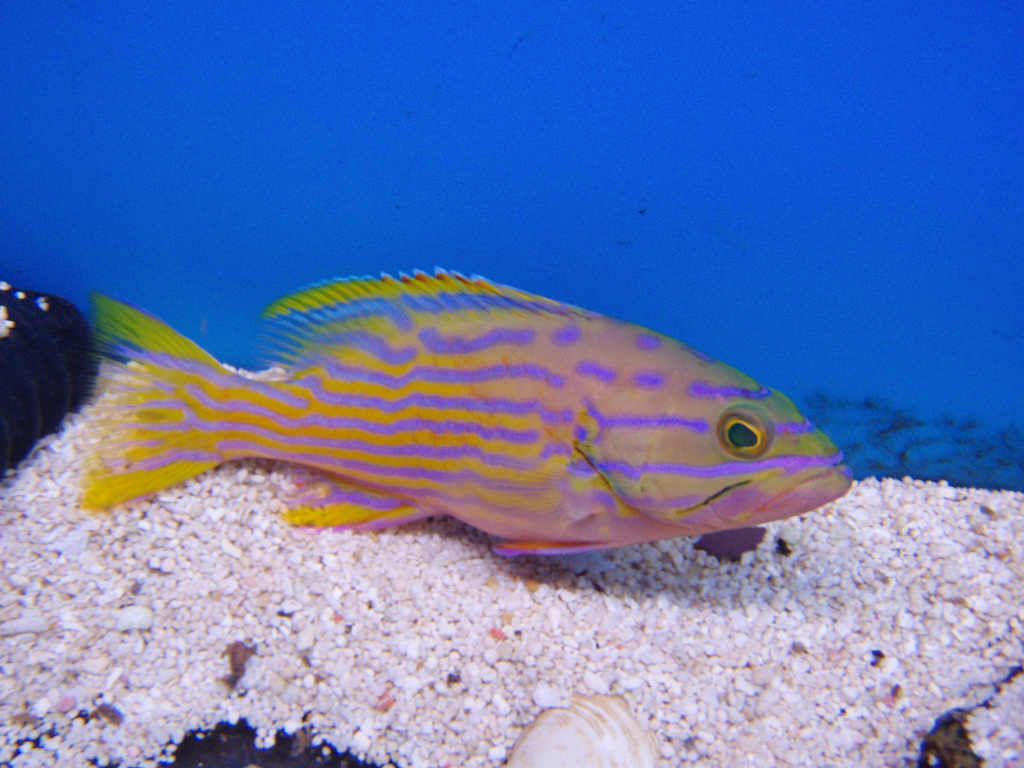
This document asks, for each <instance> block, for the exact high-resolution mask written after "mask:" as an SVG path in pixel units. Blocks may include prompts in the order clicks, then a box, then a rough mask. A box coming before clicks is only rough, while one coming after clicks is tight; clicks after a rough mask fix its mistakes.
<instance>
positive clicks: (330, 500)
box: [297, 488, 409, 524]
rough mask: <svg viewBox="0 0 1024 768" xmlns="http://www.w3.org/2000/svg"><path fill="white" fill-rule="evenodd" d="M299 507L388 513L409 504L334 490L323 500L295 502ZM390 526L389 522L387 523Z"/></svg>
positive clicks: (375, 495)
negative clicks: (346, 507)
mask: <svg viewBox="0 0 1024 768" xmlns="http://www.w3.org/2000/svg"><path fill="white" fill-rule="evenodd" d="M297 503H298V504H299V505H304V504H308V505H310V506H314V507H326V506H328V505H330V504H355V505H357V506H360V507H369V508H370V509H376V510H379V511H381V512H388V511H390V510H392V509H395V508H396V507H407V506H409V502H407V501H403V500H401V499H389V498H388V497H386V496H380V495H378V494H375V493H360V492H359V491H347V490H342V489H340V488H339V489H336V490H334V491H332V492H331V493H329V494H328V495H327V496H324V497H323V498H320V497H317V496H313V495H310V496H304V497H303V498H301V499H298V500H297ZM389 524H390V522H389Z"/></svg>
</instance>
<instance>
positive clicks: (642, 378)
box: [633, 371, 665, 389]
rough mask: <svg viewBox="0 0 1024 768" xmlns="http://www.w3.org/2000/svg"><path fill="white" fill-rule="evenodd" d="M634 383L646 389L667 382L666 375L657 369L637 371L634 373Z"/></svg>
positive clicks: (655, 387)
mask: <svg viewBox="0 0 1024 768" xmlns="http://www.w3.org/2000/svg"><path fill="white" fill-rule="evenodd" d="M633 383H634V384H636V385H637V386H638V387H643V388H644V389H657V388H658V387H660V386H661V385H663V384H664V383H665V377H664V376H663V375H661V374H660V373H658V372H657V371H637V372H636V373H634V374H633Z"/></svg>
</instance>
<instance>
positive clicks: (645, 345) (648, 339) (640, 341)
mask: <svg viewBox="0 0 1024 768" xmlns="http://www.w3.org/2000/svg"><path fill="white" fill-rule="evenodd" d="M636 346H637V349H659V348H660V347H661V339H660V338H658V337H657V336H653V335H651V334H649V333H639V334H637V337H636Z"/></svg>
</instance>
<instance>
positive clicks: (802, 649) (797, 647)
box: [789, 640, 807, 653]
mask: <svg viewBox="0 0 1024 768" xmlns="http://www.w3.org/2000/svg"><path fill="white" fill-rule="evenodd" d="M789 650H791V651H792V652H793V653H807V646H806V645H804V644H803V643H801V642H800V641H799V640H794V641H793V644H792V645H791V646H789Z"/></svg>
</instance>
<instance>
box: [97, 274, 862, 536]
mask: <svg viewBox="0 0 1024 768" xmlns="http://www.w3.org/2000/svg"><path fill="white" fill-rule="evenodd" d="M94 314H95V326H96V334H97V339H98V341H99V344H100V347H101V349H102V350H103V351H104V354H105V355H106V356H107V357H108V358H110V364H109V365H108V366H106V368H107V370H108V373H107V374H106V375H105V378H104V380H103V382H102V383H101V388H102V390H103V391H104V396H103V397H102V398H101V400H100V402H99V403H98V405H97V408H96V414H97V415H96V420H95V422H94V429H95V437H96V440H95V441H94V449H93V452H92V454H91V456H90V458H89V460H88V472H87V478H88V479H87V484H86V488H85V495H84V500H83V503H84V504H85V505H86V506H89V507H94V508H104V507H110V506H113V505H115V504H119V503H122V502H126V501H130V500H132V499H137V498H141V497H144V496H147V495H149V494H152V493H154V492H156V491H158V490H161V489H163V488H166V487H169V486H171V485H174V484H175V483H178V482H181V481H182V480H185V479H187V478H189V477H192V476H194V475H196V474H198V473H200V472H203V471H205V470H207V469H210V468H212V467H214V466H216V465H218V464H221V463H223V462H225V461H229V460H232V459H239V458H245V457H259V458H267V459H275V460H280V461H285V462H291V463H293V464H297V465H302V466H304V467H307V468H309V469H311V470H314V471H315V473H316V476H317V478H318V479H317V482H315V483H312V484H310V486H309V488H308V492H307V493H306V494H305V496H304V497H303V498H302V499H300V500H299V502H298V503H297V505H296V506H295V507H293V508H292V509H290V510H289V512H288V515H287V517H288V519H290V520H292V521H294V522H296V523H300V524H305V525H330V526H344V527H348V528H352V529H356V530H366V529H374V528H380V527H385V526H389V525H394V524H397V523H402V522H408V521H410V520H416V519H419V518H423V517H427V516H432V515H451V516H452V517H456V518H458V519H459V520H462V521H464V522H466V523H469V524H470V525H473V526H475V527H477V528H479V529H481V530H483V531H486V532H487V533H490V534H492V535H494V536H497V537H500V538H501V539H503V540H504V542H503V543H501V544H499V545H498V546H496V548H495V549H496V551H498V552H500V553H502V554H520V553H525V552H530V553H563V552H578V551H586V550H590V549H600V548H605V547H614V546H622V545H628V544H636V543H641V542H647V541H653V540H656V539H662V538H669V537H674V536H681V535H691V534H700V533H708V532H712V531H718V530H724V529H729V528H737V527H745V526H749V525H756V524H758V523H762V522H767V521H770V520H777V519H781V518H784V517H788V516H791V515H797V514H801V513H803V512H806V511H809V510H811V509H814V508H816V507H819V506H821V505H823V504H825V503H828V502H829V501H832V500H834V499H836V498H838V497H839V496H841V495H842V494H843V493H845V492H846V490H847V489H848V488H849V486H850V483H851V480H850V473H849V470H848V469H847V468H846V467H845V466H843V465H842V464H841V461H842V454H841V453H840V452H839V451H838V450H836V448H835V446H834V445H833V444H832V442H831V441H830V440H829V439H828V438H827V437H826V436H825V435H823V434H822V433H821V432H819V431H818V430H816V429H814V427H813V426H812V425H811V424H810V423H809V422H808V421H807V420H806V419H805V418H804V417H803V416H801V415H800V413H799V412H798V411H797V409H796V407H795V406H794V405H793V403H792V402H791V401H790V400H789V399H788V398H786V397H785V396H784V395H781V394H779V393H777V392H774V391H772V390H769V389H767V388H765V387H763V386H761V385H760V384H758V383H757V382H755V381H753V380H752V379H750V378H749V377H747V376H745V375H744V374H742V373H740V372H739V371H737V370H735V369H733V368H731V367H729V366H727V365H725V364H724V363H721V362H718V361H716V360H712V359H711V358H709V357H707V356H706V355H703V354H702V353H700V352H697V351H696V350H694V349H692V348H690V347H688V346H686V345H685V344H682V343H680V342H678V341H675V340H673V339H670V338H668V337H666V336H663V335H661V334H658V333H655V332H653V331H650V330H647V329H645V328H641V327H639V326H636V325H632V324H630V323H626V322H622V321H619V320H614V319H612V318H608V317H604V316H602V315H599V314H596V313H593V312H588V311H586V310H583V309H580V308H577V307H573V306H570V305H567V304H562V303H560V302H557V301H554V300H551V299H546V298H544V297H541V296H536V295H534V294H530V293H526V292H523V291H519V290H516V289H514V288H509V287H506V286H501V285H497V284H494V283H491V282H489V281H487V280H485V279H483V278H480V277H472V278H468V277H464V276H462V275H459V274H457V273H452V272H445V271H442V270H438V271H437V272H436V273H435V274H434V275H428V274H426V273H422V272H416V273H414V274H413V275H411V276H409V275H401V276H399V277H398V278H393V277H390V276H387V275H385V276H383V277H381V278H380V279H373V278H350V279H347V280H335V281H331V282H327V283H322V284H319V285H315V286H312V287H310V288H306V289H304V290H302V291H299V292H297V293H295V294H292V295H290V296H287V297H285V298H283V299H280V300H278V301H276V302H274V303H273V304H272V305H270V307H268V308H267V310H266V311H265V313H264V314H265V316H266V317H267V318H268V320H269V322H270V324H271V326H272V339H273V348H274V350H275V356H276V359H277V360H278V361H279V362H281V363H282V364H284V365H285V366H286V368H287V369H288V378H287V380H285V381H254V380H252V379H248V378H245V377H243V376H241V375H239V374H236V373H233V372H230V371H228V370H226V369H224V368H223V367H222V366H220V365H219V364H218V363H217V362H216V360H214V359H213V358H212V357H211V356H210V355H209V354H207V353H206V352H204V351H203V350H202V349H200V348H199V347H198V346H197V345H195V344H194V343H193V342H191V341H189V340H188V339H186V338H184V337H183V336H181V335H180V334H178V333H176V332H175V331H173V330H172V329H171V328H170V327H168V326H167V325H166V324H164V323H162V322H161V321H159V320H158V319H156V318H154V317H153V316H151V315H149V314H147V313H145V312H143V311H142V310H140V309H137V308H135V307H133V306H131V305H129V304H127V303H124V302H120V301H117V300H115V299H111V298H109V297H106V296H99V295H97V296H95V297H94Z"/></svg>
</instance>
